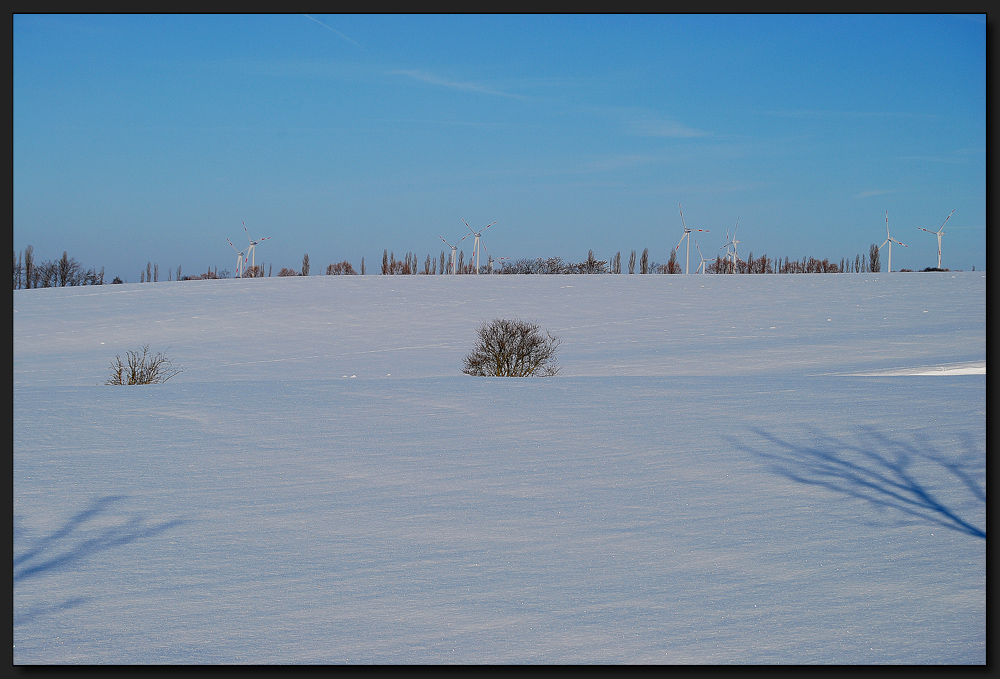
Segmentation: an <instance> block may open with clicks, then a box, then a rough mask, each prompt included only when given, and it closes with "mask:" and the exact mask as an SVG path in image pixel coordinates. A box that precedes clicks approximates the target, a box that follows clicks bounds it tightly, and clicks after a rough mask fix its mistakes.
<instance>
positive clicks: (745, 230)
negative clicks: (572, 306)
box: [13, 14, 986, 282]
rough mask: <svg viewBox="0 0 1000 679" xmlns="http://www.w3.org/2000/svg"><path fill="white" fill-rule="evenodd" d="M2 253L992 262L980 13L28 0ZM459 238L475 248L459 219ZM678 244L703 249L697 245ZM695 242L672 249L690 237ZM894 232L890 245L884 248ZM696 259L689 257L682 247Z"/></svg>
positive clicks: (915, 264) (130, 265) (318, 264)
mask: <svg viewBox="0 0 1000 679" xmlns="http://www.w3.org/2000/svg"><path fill="white" fill-rule="evenodd" d="M13 28H14V30H13V36H14V47H13V83H14V87H13V92H14V97H13V101H14V106H13V111H14V125H13V131H14V134H13V149H14V153H13V161H14V163H13V164H14V182H13V189H14V190H13V195H14V210H13V215H14V251H15V254H16V253H18V252H20V251H21V250H23V248H24V247H25V246H26V245H28V244H30V245H32V246H33V248H34V251H35V257H36V259H41V260H44V259H56V258H58V257H59V256H61V255H62V252H63V251H64V250H65V251H68V253H69V255H70V256H72V257H75V258H76V259H77V260H78V261H80V262H81V263H82V264H83V265H84V266H87V267H90V266H93V267H97V268H100V267H101V266H103V267H105V268H106V272H107V274H106V275H107V277H108V278H109V279H110V278H111V277H113V276H115V275H120V276H121V277H122V278H127V279H128V280H129V281H133V282H134V281H138V280H139V274H140V271H144V270H145V266H146V262H147V261H151V262H154V263H157V264H159V266H160V272H161V278H163V279H166V277H167V276H166V271H167V270H168V269H169V270H171V271H175V270H176V267H177V266H178V265H181V266H182V267H183V273H184V274H186V275H187V274H193V273H200V272H202V271H204V270H206V269H207V268H209V267H218V268H219V270H220V271H221V270H222V269H229V270H230V271H232V270H234V268H235V267H234V262H235V253H234V252H233V251H232V249H231V248H230V246H229V244H227V243H226V238H229V239H230V240H232V241H233V242H234V243H237V244H238V245H241V246H242V244H245V243H246V235H245V234H244V232H243V226H242V224H243V222H245V223H246V225H247V228H248V229H249V231H250V235H251V236H253V237H264V236H270V237H271V239H270V240H268V241H266V242H264V243H262V244H261V245H259V246H258V247H257V253H256V259H257V262H258V263H260V262H262V261H263V262H265V263H266V264H271V265H273V270H274V273H277V270H278V269H279V268H280V267H284V266H287V267H290V268H295V269H298V268H299V267H300V266H301V262H302V255H303V254H304V253H308V254H309V256H310V261H311V267H312V273H313V274H317V273H322V272H323V271H324V270H325V269H326V266H327V265H328V264H330V263H333V262H339V261H342V260H345V259H346V260H348V261H351V262H352V264H353V265H354V267H355V268H357V267H358V266H359V264H360V260H361V258H362V257H364V258H365V262H366V267H367V269H368V272H369V273H373V272H375V271H377V269H378V265H379V264H380V263H381V258H382V251H383V249H388V250H390V251H392V252H394V254H395V255H396V256H397V257H400V258H401V257H402V256H403V255H404V254H405V253H407V252H413V253H415V254H416V255H417V257H418V258H419V260H420V262H421V263H422V262H423V261H424V258H425V257H426V255H428V254H431V255H432V256H434V257H437V256H438V255H439V253H440V252H441V250H442V249H443V248H445V245H444V243H442V242H441V240H440V237H444V238H446V239H448V240H449V241H450V242H454V241H455V240H457V239H458V238H461V237H462V235H463V234H465V233H467V230H466V227H465V225H464V224H463V223H462V220H463V219H464V220H466V221H468V223H469V224H470V225H472V226H473V227H476V228H479V227H482V226H485V225H486V224H489V223H491V222H494V221H495V222H496V224H495V225H494V226H493V227H491V228H490V229H489V230H488V231H486V232H485V233H484V234H483V242H484V243H485V244H486V246H487V247H488V248H489V251H490V253H491V254H492V255H493V256H494V257H495V258H498V257H510V258H514V259H516V258H521V257H530V258H534V257H551V256H559V257H562V258H563V259H566V260H571V261H581V260H583V259H586V256H587V251H588V250H590V249H593V250H594V253H595V255H596V256H597V257H598V258H599V259H609V258H610V257H611V256H613V255H614V253H615V252H617V251H621V252H622V256H623V259H626V260H627V258H628V255H629V253H630V251H631V250H636V251H638V252H641V251H642V249H643V248H649V251H650V257H651V259H653V260H654V261H657V262H665V261H666V260H667V259H668V257H669V253H670V250H671V249H672V248H673V247H674V246H675V245H677V243H678V240H679V239H680V237H681V235H682V226H681V218H680V215H679V214H678V205H681V206H682V207H683V211H684V219H685V221H686V223H687V225H688V227H689V228H692V229H708V230H710V233H696V234H693V235H694V236H695V237H696V240H697V242H698V243H699V245H700V247H701V249H702V251H703V252H704V253H705V255H706V256H714V255H715V254H716V253H720V252H724V244H725V241H726V230H727V229H729V230H732V228H733V227H734V226H735V224H736V222H737V220H739V230H738V232H737V235H738V237H739V240H740V244H739V248H740V250H739V252H740V255H741V256H744V257H745V256H746V254H748V253H750V252H752V253H753V254H754V256H755V257H759V256H760V255H762V254H767V255H768V256H770V257H781V258H784V257H785V256H788V257H790V258H792V259H801V258H802V257H803V256H813V257H817V258H819V259H823V258H829V259H831V260H833V261H837V262H839V261H840V259H841V258H850V259H853V257H854V256H855V255H856V254H862V255H864V254H865V253H867V251H868V248H869V246H870V244H871V243H876V244H879V243H882V242H883V241H884V240H885V218H886V212H888V216H889V227H890V231H891V233H892V236H893V237H894V238H896V239H898V240H900V241H902V242H903V243H906V244H907V245H908V246H909V247H907V248H900V247H898V246H897V247H895V248H894V249H893V252H892V260H893V261H892V263H893V268H894V269H899V268H911V269H922V268H924V267H927V266H935V265H936V263H937V261H936V260H937V241H936V238H935V237H934V235H932V234H929V233H925V232H923V231H920V230H919V228H920V227H923V228H927V229H930V230H937V229H938V227H939V226H940V225H941V223H942V222H943V221H944V219H945V217H947V216H948V214H949V213H950V212H951V211H952V210H954V211H955V212H954V214H953V215H952V217H951V218H950V220H949V221H948V224H947V226H946V227H945V235H944V238H943V243H942V245H943V247H942V250H943V262H942V264H943V266H945V267H948V268H951V269H965V270H968V269H971V268H972V267H973V266H975V268H976V269H982V268H984V267H985V263H986V255H985V250H986V226H985V225H986V20H985V15H981V14H980V15H928V14H918V15H769V14H764V15H612V16H596V15H581V16H575V15H569V16H567V15H469V16H442V15H429V16H427V15H401V16H392V15H389V16H385V15H318V14H317V15H309V16H306V15H301V14H294V15H292V14H289V15H261V16H257V15H210V16H209V15H193V16H192V15H165V16H163V15H15V16H14V18H13ZM461 248H462V249H463V250H464V251H465V253H466V257H468V256H469V253H470V252H471V249H472V237H471V236H470V237H469V238H468V239H466V240H465V241H464V242H463V243H462V245H461ZM694 253H695V249H694V248H693V247H692V259H693V260H694V261H695V262H697V261H698V260H697V259H696V256H695V254H694ZM681 255H682V257H681V263H682V264H683V251H682V252H681ZM884 262H885V256H884V255H883V266H884ZM691 266H692V268H694V267H695V266H696V263H693V264H692V265H691Z"/></svg>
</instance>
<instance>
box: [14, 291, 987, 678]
mask: <svg viewBox="0 0 1000 679" xmlns="http://www.w3.org/2000/svg"><path fill="white" fill-rule="evenodd" d="M953 275H954V274H953ZM947 276H948V274H923V273H922V274H912V275H895V274H894V275H892V276H889V277H886V276H884V275H883V276H881V277H879V276H871V277H865V276H861V275H857V276H853V275H852V276H848V275H840V276H820V275H816V276H807V275H803V276H774V277H766V276H747V277H739V276H705V277H704V279H705V280H704V281H702V280H698V278H699V277H698V276H694V275H692V276H687V277H684V276H675V277H667V276H646V277H640V276H632V277H629V276H617V277H616V276H592V277H588V276H562V277H557V276H534V277H514V279H513V280H506V277H499V276H497V277H482V278H480V279H478V280H477V279H475V278H474V277H469V276H465V277H454V278H451V279H449V278H446V277H422V276H417V277H407V278H395V279H394V278H390V277H386V278H381V277H364V278H363V279H362V278H361V277H357V278H353V279H352V278H339V277H312V278H309V279H271V280H260V281H206V282H197V283H195V282H182V283H176V284H162V283H161V284H153V285H146V286H143V285H130V286H105V288H100V289H98V288H77V289H59V290H38V291H24V292H25V293H27V294H22V293H21V292H20V291H19V292H17V293H15V296H14V311H15V313H14V319H15V320H14V328H15V332H14V338H15V342H14V347H15V351H14V376H15V378H14V383H15V384H14V387H15V389H14V425H15V426H14V467H13V469H14V662H15V663H16V664H34V663H70V662H91V663H241V662H243V663H294V662H319V663H331V662H351V663H359V662H360V663H367V662H376V663H400V662H402V663H439V662H460V663H491V662H503V663H520V662H537V663H588V662H612V663H645V662H666V663H790V662H803V663H848V664H850V663H978V664H981V663H984V662H985V531H986V522H985V376H984V375H952V376H947V377H941V376H934V377H931V376H918V375H908V376H877V377H871V376H864V377H862V376H848V375H846V373H852V372H862V371H874V370H912V369H914V368H919V367H927V366H946V365H955V364H963V363H964V364H968V363H976V362H982V363H983V365H985V278H982V277H981V276H980V275H979V274H978V273H977V274H975V275H972V274H958V275H954V276H955V278H948V277H947ZM741 278H745V279H747V280H733V279H741ZM498 279H499V280H498ZM675 279H682V280H675ZM765 279H767V280H765ZM569 286H572V287H569ZM701 286H705V287H701ZM851 303H853V304H855V305H857V306H853V307H852V306H851ZM925 311H926V313H924V312H925ZM498 314H507V315H520V316H521V317H523V318H531V319H532V320H535V321H537V322H539V323H540V324H541V325H542V327H543V328H548V329H550V330H552V331H553V332H555V333H556V334H557V335H559V336H560V337H561V338H562V339H563V346H562V350H561V351H560V363H561V364H562V365H563V366H564V373H563V375H561V376H559V377H556V378H550V379H524V380H511V379H507V380H504V379H486V378H471V377H468V376H465V375H462V374H461V373H460V365H461V357H462V356H464V354H465V353H466V352H467V351H468V350H469V349H470V348H471V343H472V337H473V331H474V328H475V325H476V324H477V323H478V322H479V321H480V320H481V319H483V318H490V317H492V316H493V315H498ZM827 318H831V319H836V320H831V321H827V320H826V319H827ZM772 326H773V328H772ZM768 331H771V332H770V333H769V332H768ZM143 341H146V342H149V343H150V345H151V349H153V350H162V349H164V348H166V347H167V346H170V347H171V349H170V351H169V352H168V353H169V354H170V356H171V358H173V359H174V360H175V362H176V363H177V364H178V365H179V366H180V367H183V368H184V369H185V372H184V373H182V374H181V375H179V376H178V377H176V378H174V379H173V380H171V381H170V382H168V383H166V384H163V385H157V386H149V387H132V388H127V387H126V388H113V387H105V386H99V385H98V384H97V383H98V382H100V381H103V379H104V378H105V377H106V374H107V364H108V363H109V362H110V359H111V358H113V355H114V354H115V353H121V352H124V351H125V350H126V349H129V348H134V347H135V345H136V344H137V343H141V342H143ZM101 342H104V344H101ZM344 375H356V377H355V378H354V379H350V378H347V379H345V378H344V377H343V376H344Z"/></svg>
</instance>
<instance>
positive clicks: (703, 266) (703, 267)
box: [694, 241, 708, 273]
mask: <svg viewBox="0 0 1000 679" xmlns="http://www.w3.org/2000/svg"><path fill="white" fill-rule="evenodd" d="M694 246H695V247H696V248H698V241H695V242H694ZM698 256H699V257H701V264H699V265H698V269H701V272H702V273H705V262H707V261H708V260H707V259H705V255H703V254H701V248H698ZM698 269H695V271H697V270H698Z"/></svg>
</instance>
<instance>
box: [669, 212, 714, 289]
mask: <svg viewBox="0 0 1000 679" xmlns="http://www.w3.org/2000/svg"><path fill="white" fill-rule="evenodd" d="M677 211H678V212H680V213H681V226H683V227H684V235H683V236H681V239H680V240H679V241H677V247H675V248H674V252H677V250H679V249H680V247H681V243H683V242H684V239H685V238H687V251H686V254H685V255H684V273H691V269H690V268H689V266H688V265H689V264H690V260H691V231H692V229H689V228H688V227H687V224H685V223H684V211H683V210H681V204H680V203H677ZM693 230H694V231H700V232H702V233H708V229H693Z"/></svg>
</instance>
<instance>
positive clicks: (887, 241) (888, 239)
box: [878, 210, 951, 273]
mask: <svg viewBox="0 0 1000 679" xmlns="http://www.w3.org/2000/svg"><path fill="white" fill-rule="evenodd" d="M948 216H949V217H950V216H951V215H948ZM945 221H948V220H947V219H946V220H945ZM941 226H942V227H943V226H944V224H942V225H941ZM893 243H896V244H897V245H902V246H903V247H904V248H906V247H909V246H908V245H907V244H906V243H900V242H899V241H898V240H896V239H895V238H893V237H892V236H890V235H889V211H888V210H886V212H885V240H884V241H883V242H882V245H879V246H878V249H879V250H881V249H882V246H884V245H886V244H888V246H889V273H892V244H893Z"/></svg>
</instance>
